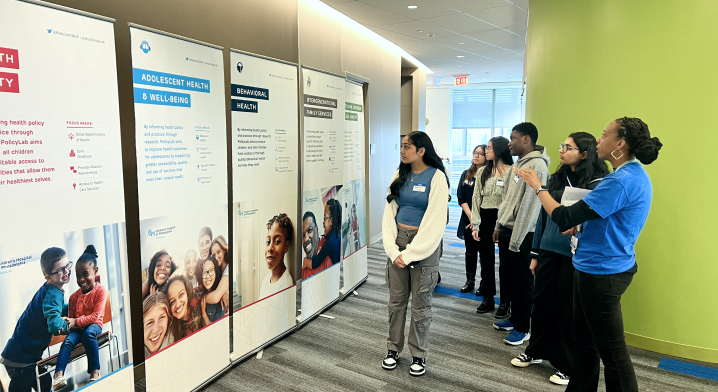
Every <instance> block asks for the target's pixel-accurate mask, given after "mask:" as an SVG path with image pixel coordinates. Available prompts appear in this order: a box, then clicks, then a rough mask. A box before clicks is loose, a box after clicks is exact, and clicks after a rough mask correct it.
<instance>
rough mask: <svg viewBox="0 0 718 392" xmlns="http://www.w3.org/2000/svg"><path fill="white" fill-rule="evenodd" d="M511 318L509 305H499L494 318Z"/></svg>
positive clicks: (505, 303) (504, 303)
mask: <svg viewBox="0 0 718 392" xmlns="http://www.w3.org/2000/svg"><path fill="white" fill-rule="evenodd" d="M509 316H511V304H510V303H508V302H502V303H500V304H499V308H498V309H497V310H496V314H494V317H496V318H497V319H503V318H506V317H509Z"/></svg>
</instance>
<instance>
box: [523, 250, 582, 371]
mask: <svg viewBox="0 0 718 392" xmlns="http://www.w3.org/2000/svg"><path fill="white" fill-rule="evenodd" d="M574 271H576V269H575V268H574V267H573V262H572V259H571V257H568V256H564V255H562V254H560V253H556V252H551V251H548V250H541V251H539V255H538V265H537V266H536V276H535V281H534V296H533V305H534V308H533V311H532V312H531V339H530V340H529V345H528V347H526V355H528V356H529V357H533V358H541V359H545V360H547V361H549V362H551V365H553V367H555V368H556V369H558V370H559V371H561V373H563V374H565V375H567V376H571V373H572V371H571V364H572V363H573V353H574V352H575V350H576V347H575V344H574V340H573V331H572V325H573V275H574Z"/></svg>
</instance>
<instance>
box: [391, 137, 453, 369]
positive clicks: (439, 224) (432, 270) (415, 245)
mask: <svg viewBox="0 0 718 392" xmlns="http://www.w3.org/2000/svg"><path fill="white" fill-rule="evenodd" d="M448 200H449V178H448V177H447V175H446V170H445V169H444V164H443V163H442V162H441V158H439V156H438V155H437V154H436V151H435V150H434V144H433V143H432V142H431V139H430V138H429V136H428V135H426V134H425V133H424V132H411V133H410V134H408V135H406V136H404V138H403V139H402V143H401V163H400V164H399V170H398V171H397V172H396V173H394V176H393V177H392V180H391V185H390V186H389V194H388V195H387V198H386V201H387V204H386V207H385V208H384V219H383V222H382V237H383V242H384V250H386V254H387V256H388V260H387V263H386V284H387V286H388V287H389V338H388V339H387V348H388V352H387V354H386V357H385V358H384V361H383V362H382V367H383V368H384V369H387V370H392V369H394V368H396V366H397V363H398V361H399V353H400V352H401V351H402V349H403V347H404V326H405V324H406V308H407V305H408V300H409V295H410V294H411V323H410V325H409V350H410V351H411V356H412V357H413V360H412V364H411V365H410V366H409V374H411V375H412V376H422V375H424V373H425V372H426V353H427V351H428V349H429V344H428V339H427V338H428V333H429V326H430V325H431V314H432V313H431V294H432V292H433V291H434V287H435V286H436V284H437V282H438V279H439V257H440V252H441V248H440V246H439V245H440V243H441V239H442V237H443V235H444V228H445V226H446V211H447V209H448Z"/></svg>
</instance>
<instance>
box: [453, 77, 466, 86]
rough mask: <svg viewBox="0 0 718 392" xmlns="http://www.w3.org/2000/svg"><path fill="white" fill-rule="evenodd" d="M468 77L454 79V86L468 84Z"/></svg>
mask: <svg viewBox="0 0 718 392" xmlns="http://www.w3.org/2000/svg"><path fill="white" fill-rule="evenodd" d="M468 79H469V78H468V76H462V77H460V78H456V79H454V85H456V86H462V85H464V84H468Z"/></svg>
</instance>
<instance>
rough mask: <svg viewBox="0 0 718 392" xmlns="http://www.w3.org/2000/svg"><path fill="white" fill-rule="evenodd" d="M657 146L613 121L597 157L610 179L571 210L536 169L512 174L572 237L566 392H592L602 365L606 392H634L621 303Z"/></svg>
mask: <svg viewBox="0 0 718 392" xmlns="http://www.w3.org/2000/svg"><path fill="white" fill-rule="evenodd" d="M662 146H663V144H662V143H661V142H660V140H658V138H656V137H651V133H650V131H649V130H648V125H646V123H645V122H643V121H641V119H638V118H633V117H622V118H619V119H616V120H614V121H611V122H610V123H608V125H607V126H606V128H605V129H604V130H603V134H602V135H601V137H600V138H599V139H598V146H597V153H598V158H599V159H602V160H606V161H608V162H609V163H610V164H611V166H612V167H613V168H614V170H613V173H611V174H609V175H607V176H606V177H604V179H603V180H601V183H600V184H599V185H598V186H597V187H596V189H594V190H593V191H592V192H591V193H589V194H588V195H586V196H585V197H584V198H583V199H582V200H580V201H578V202H577V203H575V204H573V205H571V206H569V207H566V206H562V205H560V204H559V203H558V202H557V201H556V200H554V199H553V197H551V195H550V193H549V192H548V189H547V188H546V187H544V186H542V185H541V181H540V180H539V178H538V177H537V176H536V173H535V172H534V171H533V170H530V169H516V168H515V169H514V173H516V175H518V176H520V177H521V178H523V180H524V181H525V182H526V184H527V185H528V186H530V187H531V188H533V189H534V190H535V191H536V193H537V195H538V197H539V199H540V200H541V204H542V205H543V208H544V209H545V210H546V214H547V215H548V216H550V217H551V220H552V221H553V222H554V223H556V225H558V227H559V230H561V231H562V232H564V233H565V234H570V235H572V236H573V238H572V239H571V247H572V248H573V249H574V255H573V266H574V267H575V268H576V273H575V274H574V280H573V312H574V317H573V333H574V339H575V341H576V347H577V350H576V354H575V360H574V363H573V369H572V374H571V379H570V381H569V383H568V387H567V388H566V391H596V390H597V389H598V381H599V376H600V364H601V361H603V364H604V367H605V379H606V390H607V391H627V392H631V391H638V381H637V380H636V373H635V371H634V369H633V364H632V363H631V357H630V355H629V354H628V348H627V347H626V339H625V336H624V331H623V313H622V312H621V296H622V295H623V293H624V292H625V291H626V290H627V289H628V286H629V285H630V284H631V281H632V280H633V275H634V274H635V273H636V271H637V270H638V265H637V264H636V253H635V250H634V245H635V244H636V241H637V240H638V235H639V234H640V233H641V230H642V229H643V226H644V225H645V223H646V220H647V219H648V212H649V211H650V209H651V200H652V197H653V187H652V185H651V179H650V178H649V177H648V174H647V173H646V171H645V169H644V168H643V165H641V163H642V164H644V165H648V164H650V163H652V162H653V161H655V160H656V159H657V158H658V152H659V151H660V149H661V147H662ZM639 162H640V163H639Z"/></svg>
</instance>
